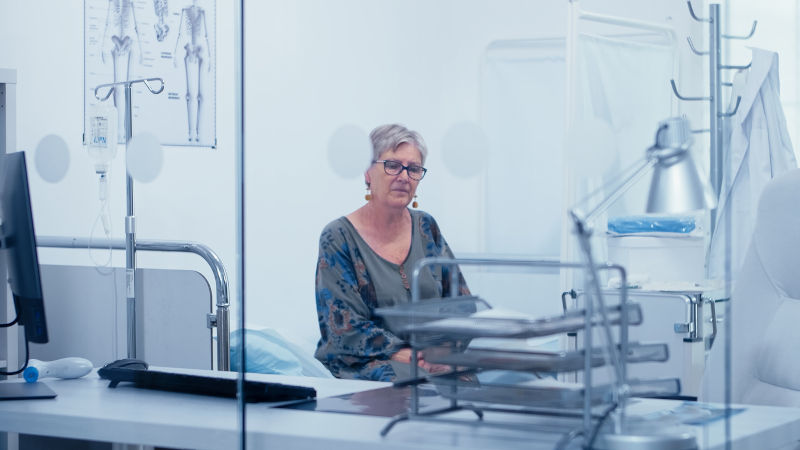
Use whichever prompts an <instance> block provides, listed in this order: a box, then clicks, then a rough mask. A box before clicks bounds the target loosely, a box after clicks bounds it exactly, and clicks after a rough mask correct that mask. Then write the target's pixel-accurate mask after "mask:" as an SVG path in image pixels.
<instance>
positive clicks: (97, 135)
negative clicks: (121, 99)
mask: <svg viewBox="0 0 800 450" xmlns="http://www.w3.org/2000/svg"><path fill="white" fill-rule="evenodd" d="M86 131H87V133H88V136H87V141H86V146H87V149H88V151H89V158H91V159H92V162H94V170H95V172H97V173H99V174H104V173H106V172H107V171H108V164H109V163H110V162H111V160H113V159H114V157H115V156H117V108H115V107H114V106H113V105H102V104H101V105H93V106H90V107H89V114H88V117H87V123H86Z"/></svg>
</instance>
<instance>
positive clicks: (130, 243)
mask: <svg viewBox="0 0 800 450" xmlns="http://www.w3.org/2000/svg"><path fill="white" fill-rule="evenodd" d="M150 82H158V83H160V86H159V87H158V88H153V87H152V86H150ZM136 83H143V84H144V85H145V86H146V87H147V89H148V90H149V91H150V93H152V94H160V93H161V91H163V90H164V80H163V79H161V78H141V79H138V80H128V81H118V82H116V83H106V84H100V85H98V86H97V87H95V88H94V96H95V98H96V99H97V100H100V101H101V102H103V101H106V100H108V97H110V96H111V94H112V93H113V92H114V89H117V87H116V86H122V87H124V89H125V150H126V153H127V150H128V144H129V143H130V141H131V136H132V135H133V127H132V126H131V125H132V118H133V114H132V109H133V107H132V106H131V86H132V85H134V84H136ZM103 88H108V92H106V95H104V96H101V95H99V94H98V92H99V91H100V89H103ZM125 176H126V182H125V192H126V196H127V202H126V204H127V215H126V216H125V293H126V294H125V296H126V298H127V308H128V313H127V322H128V358H135V357H136V217H135V216H134V214H133V177H131V174H130V173H129V172H128V171H127V170H126V171H125Z"/></svg>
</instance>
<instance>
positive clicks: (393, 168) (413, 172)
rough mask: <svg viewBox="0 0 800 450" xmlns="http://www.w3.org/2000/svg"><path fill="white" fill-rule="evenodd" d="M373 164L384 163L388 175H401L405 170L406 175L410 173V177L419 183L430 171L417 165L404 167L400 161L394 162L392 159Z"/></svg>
mask: <svg viewBox="0 0 800 450" xmlns="http://www.w3.org/2000/svg"><path fill="white" fill-rule="evenodd" d="M373 163H383V171H384V172H386V175H400V173H401V172H402V171H403V169H405V171H406V173H408V177H409V178H411V179H412V180H417V181H419V180H421V179H422V177H424V176H425V173H426V172H428V169H426V168H424V167H422V166H418V165H416V164H409V165H407V166H404V165H403V163H401V162H400V161H392V160H391V159H381V160H378V161H373Z"/></svg>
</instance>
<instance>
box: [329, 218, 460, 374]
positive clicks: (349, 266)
mask: <svg viewBox="0 0 800 450" xmlns="http://www.w3.org/2000/svg"><path fill="white" fill-rule="evenodd" d="M409 212H410V213H411V219H412V221H411V222H412V239H411V248H410V250H409V254H408V256H407V258H406V260H405V261H404V262H403V263H402V264H399V265H398V264H393V263H391V262H389V261H387V260H385V259H383V258H381V257H380V256H379V255H378V254H377V253H375V252H374V251H373V250H372V249H371V248H370V247H369V245H367V243H366V242H364V240H363V239H362V238H361V236H360V235H359V234H358V232H357V231H356V229H355V228H354V227H353V225H352V224H351V223H350V221H349V220H347V218H345V217H340V218H338V219H336V220H334V221H333V222H331V223H329V224H328V225H327V226H326V227H325V229H324V230H323V231H322V234H321V236H320V240H319V259H318V260H317V276H316V299H317V318H318V320H319V328H320V332H321V335H322V336H321V338H320V340H319V343H318V344H317V351H316V354H315V357H316V358H317V359H318V360H320V361H321V362H322V363H323V364H324V365H325V366H326V367H327V368H328V369H329V370H330V371H331V373H333V375H335V376H336V377H339V378H355V379H364V380H378V381H394V379H395V378H396V377H397V374H396V372H395V369H394V368H393V365H392V363H391V362H390V360H389V358H390V356H391V355H392V354H394V353H395V352H397V351H398V350H400V349H402V348H405V347H408V343H406V342H405V341H404V340H402V339H401V338H399V337H398V336H396V335H395V334H393V333H392V332H391V331H390V330H388V329H387V328H386V325H385V324H384V322H383V320H382V319H381V318H380V317H378V316H376V315H375V314H374V311H375V309H376V308H381V307H387V306H393V305H397V304H402V303H407V302H409V301H411V291H410V283H411V273H412V271H413V269H414V265H415V264H416V262H417V261H418V260H420V259H422V258H426V257H434V256H436V257H439V256H444V257H450V258H452V257H453V254H452V252H451V251H450V248H449V247H448V246H447V242H446V241H445V239H444V237H443V236H442V234H441V232H440V231H439V226H438V225H437V224H436V221H435V220H434V219H433V217H432V216H431V215H430V214H427V213H425V212H422V211H415V210H409ZM450 269H451V267H448V266H444V267H443V266H441V265H431V266H427V267H426V268H425V269H424V270H423V271H422V272H421V273H420V277H419V278H420V279H419V286H420V298H421V299H427V298H438V297H444V296H448V295H449V292H450V275H449V270H450ZM456 270H458V269H456ZM458 276H459V280H460V282H459V286H460V287H459V294H461V295H469V289H468V288H467V285H466V283H465V282H464V278H463V276H462V275H461V273H460V271H459V274H458Z"/></svg>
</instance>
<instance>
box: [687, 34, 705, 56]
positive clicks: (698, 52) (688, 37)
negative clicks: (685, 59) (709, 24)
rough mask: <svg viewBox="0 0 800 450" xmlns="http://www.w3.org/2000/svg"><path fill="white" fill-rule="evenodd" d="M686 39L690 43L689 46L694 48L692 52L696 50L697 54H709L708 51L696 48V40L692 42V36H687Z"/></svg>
mask: <svg viewBox="0 0 800 450" xmlns="http://www.w3.org/2000/svg"><path fill="white" fill-rule="evenodd" d="M686 41H687V42H688V43H689V48H691V49H692V52H694V54H695V55H698V56H703V55H707V54H708V51H705V52H703V51H700V50H698V49H696V48H695V46H694V42H692V37H691V36H686Z"/></svg>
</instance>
